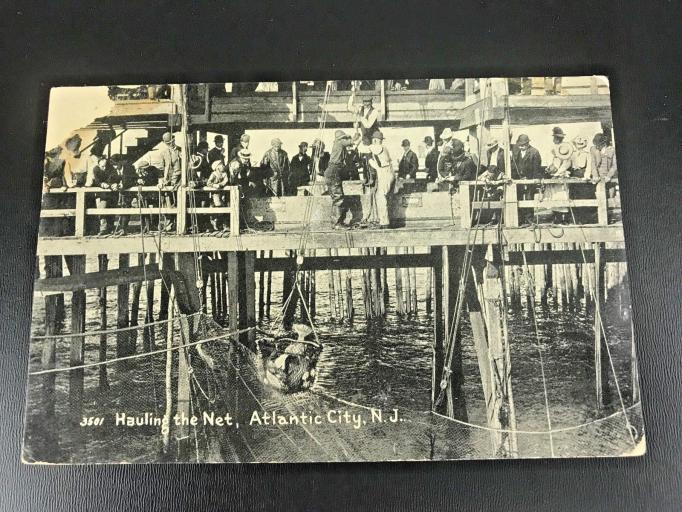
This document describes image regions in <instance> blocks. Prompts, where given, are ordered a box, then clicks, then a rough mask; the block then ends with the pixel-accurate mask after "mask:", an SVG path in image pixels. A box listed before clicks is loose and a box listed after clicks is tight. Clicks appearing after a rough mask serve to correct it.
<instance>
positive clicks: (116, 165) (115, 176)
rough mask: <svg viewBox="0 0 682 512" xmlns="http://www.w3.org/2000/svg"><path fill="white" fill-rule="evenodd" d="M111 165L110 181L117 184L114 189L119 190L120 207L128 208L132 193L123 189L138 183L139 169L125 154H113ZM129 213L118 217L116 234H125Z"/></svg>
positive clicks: (111, 183) (115, 228)
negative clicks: (137, 169)
mask: <svg viewBox="0 0 682 512" xmlns="http://www.w3.org/2000/svg"><path fill="white" fill-rule="evenodd" d="M110 161H111V165H112V168H113V172H112V173H111V176H110V179H109V183H110V185H114V184H116V187H115V188H112V190H118V201H117V204H118V207H119V208H127V207H128V206H130V204H131V199H132V197H133V196H132V195H131V193H130V192H127V193H126V192H122V191H121V190H122V189H129V188H132V187H134V186H135V185H136V184H137V171H136V170H135V167H133V165H132V164H131V163H130V162H129V161H128V160H127V159H126V158H125V157H124V156H123V155H118V154H116V155H111V159H110ZM128 220H129V217H128V215H121V216H119V217H116V222H115V223H114V234H115V235H123V234H125V231H126V229H127V227H128Z"/></svg>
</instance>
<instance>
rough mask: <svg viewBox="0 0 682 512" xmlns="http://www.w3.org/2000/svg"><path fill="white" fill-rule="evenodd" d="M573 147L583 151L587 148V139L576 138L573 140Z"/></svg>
mask: <svg viewBox="0 0 682 512" xmlns="http://www.w3.org/2000/svg"><path fill="white" fill-rule="evenodd" d="M573 145H574V146H575V147H576V148H577V149H583V148H586V147H587V139H586V138H585V137H581V136H578V137H576V138H575V139H573Z"/></svg>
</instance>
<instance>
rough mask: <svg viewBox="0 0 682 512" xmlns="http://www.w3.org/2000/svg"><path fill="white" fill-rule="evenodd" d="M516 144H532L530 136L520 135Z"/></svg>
mask: <svg viewBox="0 0 682 512" xmlns="http://www.w3.org/2000/svg"><path fill="white" fill-rule="evenodd" d="M516 144H517V145H521V144H530V139H529V138H528V135H526V134H525V133H522V134H521V135H519V137H518V139H516Z"/></svg>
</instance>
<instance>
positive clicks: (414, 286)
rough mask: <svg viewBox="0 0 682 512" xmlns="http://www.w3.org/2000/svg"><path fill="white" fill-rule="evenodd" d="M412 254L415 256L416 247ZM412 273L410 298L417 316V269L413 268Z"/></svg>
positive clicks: (411, 250) (412, 249)
mask: <svg viewBox="0 0 682 512" xmlns="http://www.w3.org/2000/svg"><path fill="white" fill-rule="evenodd" d="M410 252H411V253H412V254H414V247H412V248H411V249H410ZM409 271H410V285H411V291H412V295H411V297H410V299H411V301H412V312H413V313H414V314H417V269H416V268H414V267H411V268H410V269H409Z"/></svg>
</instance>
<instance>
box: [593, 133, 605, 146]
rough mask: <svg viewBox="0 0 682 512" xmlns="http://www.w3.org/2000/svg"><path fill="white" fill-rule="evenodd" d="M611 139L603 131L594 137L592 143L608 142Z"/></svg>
mask: <svg viewBox="0 0 682 512" xmlns="http://www.w3.org/2000/svg"><path fill="white" fill-rule="evenodd" d="M608 141H609V139H608V138H607V137H606V135H604V134H603V133H597V134H596V135H595V136H594V138H593V139H592V144H595V145H596V144H606V143H608Z"/></svg>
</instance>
